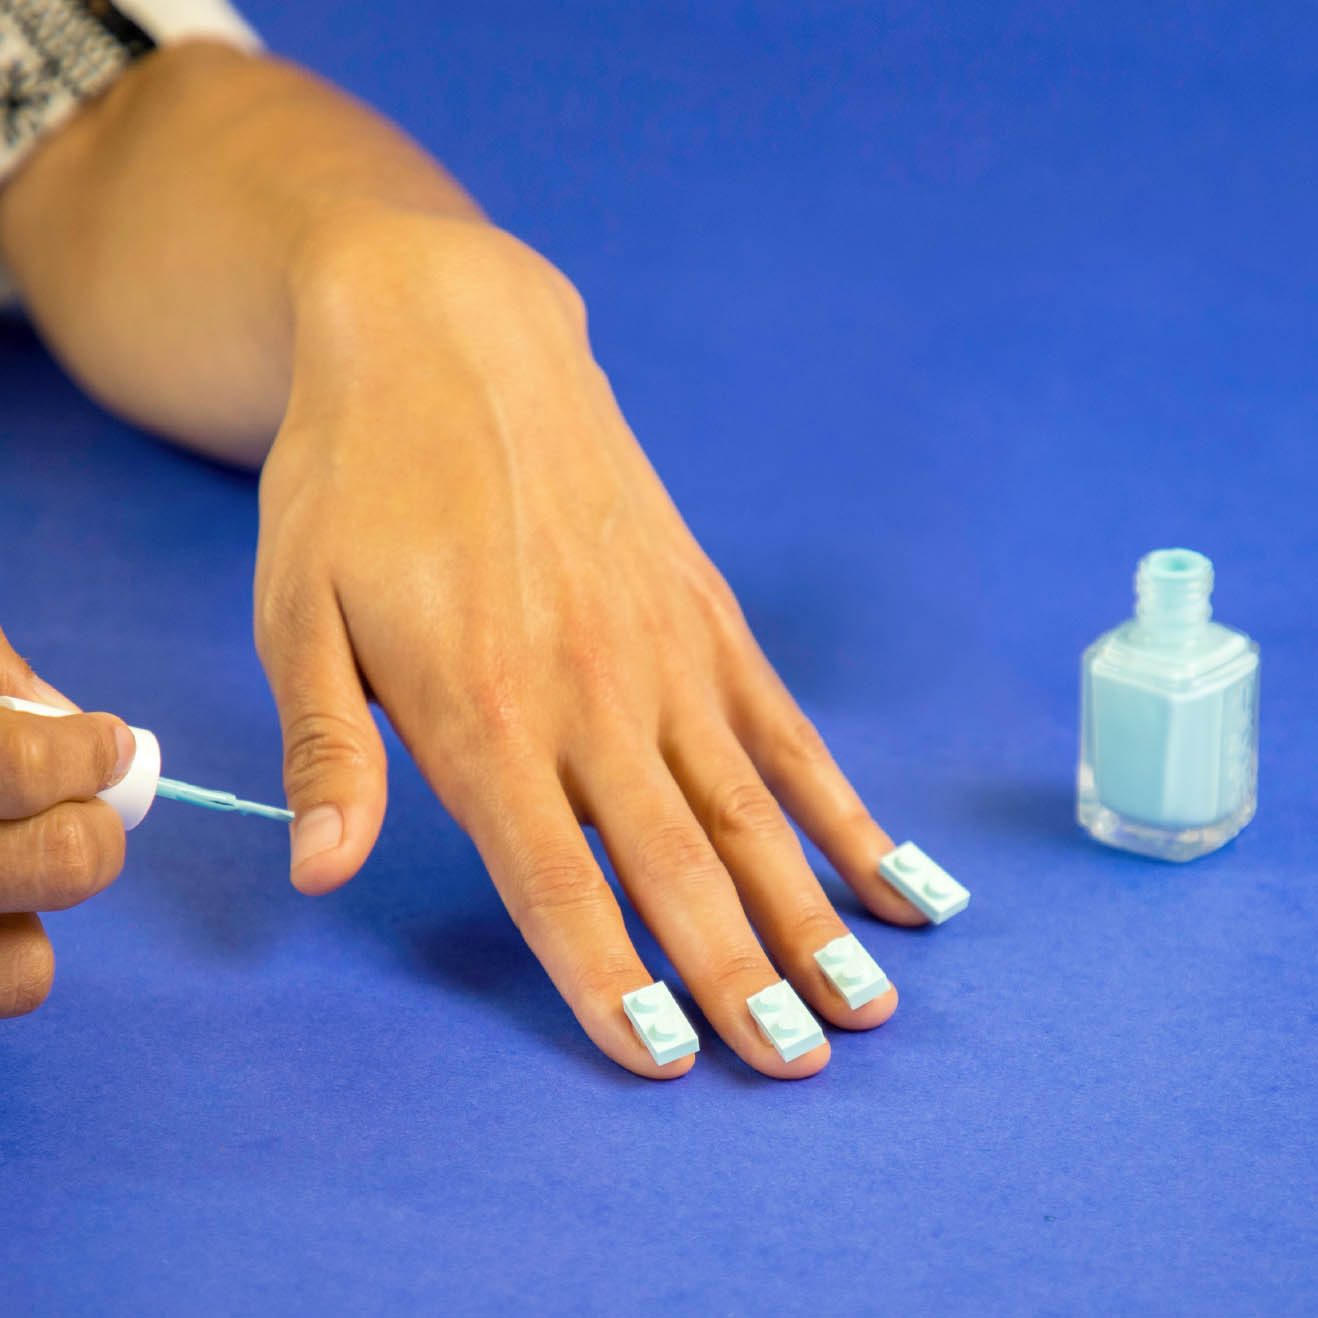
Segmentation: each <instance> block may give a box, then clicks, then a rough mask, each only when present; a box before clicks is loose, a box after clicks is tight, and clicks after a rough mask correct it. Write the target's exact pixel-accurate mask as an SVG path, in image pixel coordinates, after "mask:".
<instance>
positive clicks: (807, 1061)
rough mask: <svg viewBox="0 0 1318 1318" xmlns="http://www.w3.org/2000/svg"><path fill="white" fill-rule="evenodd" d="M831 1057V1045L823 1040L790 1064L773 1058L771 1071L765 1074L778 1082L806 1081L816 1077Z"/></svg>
mask: <svg viewBox="0 0 1318 1318" xmlns="http://www.w3.org/2000/svg"><path fill="white" fill-rule="evenodd" d="M832 1056H833V1048H832V1045H831V1044H830V1043H829V1042H828V1040H827V1039H825V1040H824V1042H823V1043H821V1044H817V1045H816V1046H815V1047H814V1048H811V1049H810V1051H809V1052H808V1053H802V1054H801V1055H800V1057H796V1058H793V1059H792V1060H791V1061H790V1062H784V1061H781V1060H779V1059H778V1058H777V1057H776V1056H775V1057H774V1065H773V1069H772V1070H769V1071H767V1074H769V1075H772V1076H774V1077H775V1078H776V1079H778V1080H808V1079H809V1078H810V1077H811V1076H812V1075H818V1074H819V1073H820V1071H822V1070H823V1069H824V1067H826V1066H827V1065H828V1063H829V1061H830V1060H831V1059H832Z"/></svg>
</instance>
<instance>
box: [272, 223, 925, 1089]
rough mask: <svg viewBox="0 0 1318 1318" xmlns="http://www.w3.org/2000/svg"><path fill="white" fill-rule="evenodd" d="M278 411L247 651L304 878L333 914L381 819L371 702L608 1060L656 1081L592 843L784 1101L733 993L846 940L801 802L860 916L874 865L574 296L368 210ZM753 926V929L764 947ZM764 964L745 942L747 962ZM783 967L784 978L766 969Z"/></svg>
mask: <svg viewBox="0 0 1318 1318" xmlns="http://www.w3.org/2000/svg"><path fill="white" fill-rule="evenodd" d="M295 290H296V292H295V298H296V309H297V315H296V322H297V328H296V335H295V354H294V371H293V389H292V395H291V401H290V404H289V407H288V412H287V416H286V419H285V421H284V424H283V426H282V428H281V430H280V432H279V434H278V436H277V438H276V440H275V443H274V446H273V448H272V449H271V453H270V456H269V458H268V459H267V462H266V464H265V469H264V472H263V475H262V480H261V534H260V546H259V552H258V561H257V573H256V618H255V622H256V639H257V645H258V649H259V651H260V654H261V657H262V660H263V662H264V664H265V667H266V671H267V673H268V675H269V678H270V681H271V685H272V688H273V690H274V693H275V698H276V701H277V703H278V705H279V710H280V716H281V720H282V724H283V729H284V740H285V753H286V759H285V785H286V788H287V792H288V799H289V802H290V804H291V806H292V807H293V809H294V810H295V811H296V814H297V820H296V823H295V826H294V846H293V862H292V877H293V882H294V883H295V884H296V885H297V886H298V887H299V888H301V889H302V890H303V891H305V892H312V893H318V892H324V891H327V890H329V889H330V888H333V887H335V886H336V885H338V884H339V883H342V882H343V881H344V880H346V879H347V878H349V877H350V876H351V875H352V874H353V873H355V872H356V870H357V869H358V868H359V867H360V865H361V864H362V862H363V860H364V859H365V857H366V855H367V853H368V852H369V850H370V848H371V846H372V844H373V843H374V841H375V838H376V836H377V833H378V831H379V828H380V823H381V820H382V817H383V814H384V806H385V765H384V753H383V748H382V746H381V743H380V740H379V738H378V736H377V733H376V729H375V726H374V724H373V723H372V721H371V717H370V714H369V712H368V709H367V699H368V694H369V695H371V696H373V697H374V698H375V699H376V700H378V701H379V703H380V705H381V706H382V707H383V709H384V710H385V712H386V713H387V714H388V716H389V719H390V721H391V722H392V723H393V725H394V727H395V728H396V729H397V730H398V732H399V735H400V736H401V737H402V739H403V741H404V743H405V744H406V746H407V748H408V750H409V751H410V752H411V753H412V755H413V756H414V757H415V759H416V761H417V763H418V765H419V766H420V768H421V770H422V772H423V773H424V774H425V776H426V778H427V780H428V781H429V783H430V784H431V785H432V787H433V788H434V790H435V792H436V793H437V794H438V796H439V797H440V799H441V800H442V801H443V803H444V805H445V806H446V807H447V808H448V809H449V811H450V812H451V813H452V814H453V816H454V817H455V818H456V820H457V821H458V822H459V823H460V824H461V825H462V827H463V828H464V829H466V831H467V832H468V833H469V834H470V835H471V837H472V838H473V840H474V841H475V843H476V845H477V847H478V848H479V850H480V853H481V856H482V857H483V859H484V861H485V863H486V865H487V867H488V869H489V872H490V874H491V876H492V878H493V880H494V883H495V885H496V887H497V888H498V891H499V894H500V896H501V897H502V899H503V901H504V903H505V905H506V906H507V908H508V910H509V912H510V914H511V915H512V918H513V919H514V921H515V922H516V924H517V926H518V928H519V929H520V930H521V931H522V934H523V935H524V937H525V938H526V941H527V942H528V943H529V944H530V946H531V948H532V950H533V951H534V952H535V954H536V956H538V957H539V959H540V961H541V962H542V964H543V965H544V967H545V969H546V970H547V971H548V973H549V975H550V977H551V978H552V979H553V981H554V983H555V984H556V985H557V986H558V989H559V990H560V992H561V993H562V994H563V997H564V998H565V999H566V1000H567V1002H568V1004H569V1005H570V1007H571V1008H572V1010H573V1012H574V1013H575V1014H576V1017H577V1019H578V1020H579V1021H580V1023H581V1025H582V1026H583V1028H584V1029H585V1030H586V1032H587V1033H588V1034H589V1035H590V1037H591V1038H592V1039H593V1040H594V1041H595V1042H596V1043H597V1044H598V1045H599V1047H600V1048H601V1049H603V1051H604V1052H605V1053H607V1054H608V1055H609V1056H610V1057H612V1058H613V1059H614V1060H615V1061H617V1062H619V1063H620V1064H622V1065H623V1066H626V1067H628V1068H630V1069H631V1070H633V1071H635V1072H638V1073H639V1074H642V1075H650V1076H669V1075H676V1074H681V1073H683V1072H684V1071H686V1070H687V1069H688V1068H689V1066H690V1065H691V1061H692V1059H690V1058H687V1059H684V1060H682V1061H679V1062H674V1063H671V1064H669V1065H668V1066H665V1067H662V1068H660V1067H656V1066H655V1065H654V1064H653V1063H652V1061H651V1059H650V1057H649V1055H648V1054H647V1053H646V1051H645V1049H644V1048H643V1046H642V1045H641V1044H640V1043H639V1042H638V1041H637V1039H636V1037H635V1036H634V1034H633V1033H632V1030H631V1027H630V1025H629V1024H628V1022H627V1020H626V1018H625V1017H624V1015H623V1013H622V1010H621V1005H620V998H621V996H622V994H623V993H625V992H627V991H629V990H631V989H634V988H637V987H639V986H641V985H643V984H646V983H649V982H650V980H651V979H652V978H653V976H652V975H651V973H650V972H649V971H648V970H647V969H646V968H645V966H644V965H643V964H642V962H641V960H640V958H639V957H638V955H637V953H636V951H635V949H634V948H633V946H632V944H631V942H630V941H629V939H628V937H627V933H626V931H625V929H624V926H623V920H622V915H621V912H620V910H619V907H618V904H617V902H616V900H615V899H614V896H613V893H612V891H611V889H610V888H609V886H608V884H607V883H606V881H605V879H604V877H603V875H602V874H601V872H600V870H599V868H598V867H597V865H596V863H595V861H594V859H593V858H592V855H591V852H590V850H589V847H588V846H587V843H586V840H585V838H584V837H583V835H582V825H583V824H589V825H592V826H593V827H595V828H596V829H597V830H598V831H599V834H600V836H601V838H602V839H603V842H604V845H605V847H606V849H607V852H608V855H609V857H610V860H611V862H612V865H613V867H614V869H615V870H616V872H617V874H618V876H619V879H620V881H621V883H622V886H623V888H624V889H625V891H626V894H627V896H628V898H629V900H630V901H631V902H632V904H633V905H634V906H635V907H636V909H637V911H638V912H639V914H640V915H641V917H642V918H643V919H644V920H645V922H646V924H647V925H648V926H649V928H650V929H651V930H652V931H653V933H654V935H655V937H656V938H657V939H658V941H659V942H660V944H661V945H662V946H663V948H664V951H665V953H666V954H667V956H668V957H669V959H670V960H671V961H672V963H673V965H674V967H675V968H676V970H677V972H678V974H679V975H680V976H681V978H682V981H683V983H684V984H685V985H686V987H687V988H688V989H689V990H690V992H691V993H692V995H693V996H694V998H695V999H696V1001H697V1002H698V1003H699V1005H700V1007H701V1010H702V1011H703V1012H704V1014H705V1016H706V1018H707V1019H708V1020H709V1022H710V1023H711V1024H712V1025H713V1027H714V1028H715V1029H716V1030H717V1031H718V1032H719V1034H720V1035H722V1037H723V1038H724V1039H725V1040H726V1041H727V1043H728V1044H729V1045H730V1046H731V1047H732V1048H733V1049H734V1050H735V1051H736V1052H737V1053H738V1054H739V1055H740V1056H741V1057H742V1058H743V1059H745V1061H746V1062H748V1063H749V1064H750V1065H751V1066H753V1067H755V1068H757V1069H758V1070H760V1071H763V1072H765V1073H766V1074H769V1075H774V1076H781V1077H795V1076H802V1075H808V1074H811V1073H813V1072H815V1071H817V1070H819V1069H820V1068H821V1067H822V1066H823V1065H824V1064H825V1063H826V1062H827V1060H828V1046H827V1045H826V1044H825V1045H821V1046H820V1047H819V1048H817V1049H815V1050H813V1051H812V1052H810V1053H807V1054H805V1055H804V1056H802V1057H800V1058H798V1059H797V1060H796V1061H794V1062H792V1063H788V1064H784V1063H783V1062H781V1061H780V1060H779V1058H778V1056H777V1054H776V1053H775V1052H774V1050H773V1049H772V1048H771V1047H770V1045H769V1044H767V1043H766V1042H765V1041H764V1039H763V1038H762V1037H761V1036H760V1034H759V1032H758V1030H757V1029H756V1027H755V1024H754V1022H753V1020H752V1019H751V1017H750V1014H749V1012H748V1011H747V1008H746V1005H745V1004H746V999H747V997H748V996H750V995H751V994H753V993H755V992H757V991H759V990H760V989H763V988H765V987H766V986H767V985H769V984H771V983H773V982H774V981H775V980H777V979H779V978H780V977H781V976H785V977H786V978H787V979H789V980H790V981H791V982H792V984H793V985H794V986H795V987H796V988H797V990H798V992H799V993H800V994H801V996H802V997H803V998H804V999H805V1001H806V1002H807V1003H808V1004H809V1005H810V1006H811V1007H813V1008H814V1010H815V1011H816V1012H817V1013H818V1014H819V1015H821V1016H823V1017H825V1018H827V1019H828V1020H829V1021H831V1022H833V1023H834V1024H836V1025H840V1026H843V1027H845V1028H850V1029H868V1028H871V1027H873V1026H875V1025H879V1024H881V1023H882V1022H883V1021H884V1020H886V1019H887V1018H888V1017H889V1016H890V1015H891V1014H892V1012H893V1011H894V1009H895V1007H896V993H895V991H889V992H888V993H886V994H885V995H883V996H882V997H881V998H878V999H876V1000H875V1001H873V1002H870V1003H868V1004H866V1005H865V1006H864V1007H862V1008H860V1009H858V1010H856V1011H851V1010H849V1009H848V1008H847V1006H846V1004H845V1002H844V1001H843V1000H842V999H841V998H840V997H839V996H838V995H837V994H836V993H835V992H834V991H833V989H832V988H831V987H830V986H829V984H828V983H827V981H826V980H825V979H824V978H823V975H822V973H821V972H820V971H819V969H818V967H817V966H816V964H815V962H814V959H813V953H814V952H815V951H816V950H817V949H818V948H820V947H822V946H823V945H824V944H825V943H826V942H828V941H829V940H831V939H833V938H835V937H837V936H838V935H839V934H842V933H845V932H846V927H845V925H844V924H843V922H842V920H841V919H840V917H839V916H838V914H837V913H836V911H835V910H834V909H833V907H832V906H831V905H830V903H829V901H828V899H827V898H826V896H825V894H824V892H823V890H822V888H821V887H820V885H819V882H818V880H817V879H816V877H815V875H814V874H813V873H812V872H811V870H810V867H809V865H808V864H807V862H806V859H805V857H804V855H803V853H802V851H801V848H800V845H799V843H798V841H797V839H796V836H795V834H794V833H793V831H792V829H791V827H790V826H789V824H788V822H787V820H786V818H785V817H784V814H783V810H784V809H785V810H786V811H788V812H789V813H790V814H791V815H792V817H793V818H795V819H796V820H797V821H798V822H799V823H800V824H801V826H802V828H803V829H804V830H805V831H806V833H808V834H809V835H810V837H812V838H813V839H814V840H815V842H816V843H817V844H818V845H819V846H820V847H821V848H822V850H823V851H824V853H825V854H826V855H827V856H828V858H829V859H830V861H831V862H832V864H833V865H834V866H835V867H836V868H837V870H838V872H839V873H840V874H841V875H842V876H843V877H844V878H845V879H846V880H847V882H848V883H850V884H851V886H852V887H853V888H854V889H855V891H856V892H857V893H858V894H859V896H860V897H861V899H862V900H863V901H864V902H865V903H866V905H868V906H869V908H870V909H871V910H873V911H874V912H875V913H876V914H877V915H879V916H881V917H883V918H884V919H887V920H891V921H894V922H897V923H901V924H919V923H922V922H923V916H921V915H920V913H919V912H918V911H916V910H915V908H914V907H912V906H910V905H909V904H908V903H907V902H906V901H905V900H904V899H902V898H901V897H899V896H897V894H896V893H894V892H893V891H892V890H891V889H890V888H888V887H887V885H886V884H884V883H883V882H882V880H881V879H880V878H879V877H878V873H877V864H878V860H879V857H880V856H882V855H883V854H884V853H885V852H887V851H888V850H890V849H891V847H892V842H891V841H890V840H889V838H888V837H887V835H886V834H884V833H883V832H882V830H881V829H880V828H879V827H878V825H877V824H875V823H874V821H873V820H872V819H871V818H870V817H869V815H868V813H867V812H866V811H865V809H864V807H863V806H862V805H861V802H860V800H859V799H858V797H857V795H856V793H855V792H854V791H853V790H852V788H851V786H850V785H849V784H848V783H847V781H846V780H845V778H844V777H843V776H842V774H841V773H840V772H839V770H838V769H837V767H836V765H835V764H834V762H833V760H832V758H831V757H830V756H829V754H828V752H827V750H826V749H825V747H824V745H823V743H822V742H821V741H820V739H819V737H818V735H817V734H816V733H815V732H814V730H813V729H812V728H811V727H810V725H809V724H808V723H807V721H806V719H805V718H804V717H803V715H802V714H801V712H800V710H799V709H798V708H797V707H796V705H795V704H794V703H793V701H792V700H791V698H790V697H789V696H788V694H787V692H786V690H785V689H784V688H783V686H782V685H781V683H780V681H779V679H778V678H777V676H776V675H775V674H774V672H773V671H772V669H771V667H770V666H769V664H768V662H767V661H766V660H765V658H764V657H763V655H762V654H761V653H760V651H759V649H758V647H757V646H756V644H755V642H754V640H753V638H752V637H751V634H750V632H749V630H748V629H747V626H746V624H745V622H744V620H743V618H742V615H741V613H740V611H739V609H738V607H737V604H736V601H735V600H734V598H733V596H732V593H731V592H730V590H729V589H728V587H727V585H726V584H725V583H724V581H723V580H722V578H721V577H720V576H719V574H718V573H717V572H716V571H715V569H714V567H713V566H712V565H711V564H710V562H709V561H708V559H707V558H706V557H705V555H704V554H703V553H702V551H701V550H700V548H699V546H698V545H697V544H696V542H695V540H694V539H693V538H692V536H691V534H690V532H689V531H688V530H687V528H686V526H685V525H684V524H683V522H682V520H681V518H680V517H679V515H678V513H677V510H676V509H675V508H674V507H673V505H672V503H671V502H670V500H669V498H668V496H667V494H666V492H665V491H664V489H663V487H662V485H661V484H660V482H659V480H658V478H657V477H656V475H655V473H654V471H653V470H652V468H651V467H650V465H649V463H648V462H647V460H646V458H645V456H644V454H643V453H642V451H641V449H640V446H639V445H638V444H637V442H636V440H635V439H634V438H633V436H632V435H631V433H630V431H629V430H628V428H627V426H626V424H625V422H624V421H623V418H622V416H621V415H620V413H619V411H618V408H617V405H616V403H615V401H614V399H613V396H612V393H611V391H610V389H609V386H608V383H607V381H606V379H605V377H604V375H603V373H602V372H601V371H600V369H599V367H598V366H597V365H596V364H595V362H594V361H593V359H592V357H591V354H590V350H589V345H588V341H587V336H586V329H585V318H584V313H583V311H582V308H581V305H580V301H579V299H578V297H577V296H576V293H575V290H573V289H572V287H571V286H570V285H569V284H568V283H567V281H566V280H565V279H564V278H563V277H562V275H560V274H559V273H558V272H557V271H556V270H554V269H553V268H552V267H551V266H549V265H548V264H547V263H546V262H545V261H544V260H543V259H542V258H540V257H538V256H536V255H535V254H534V253H533V252H531V251H530V250H529V249H527V248H526V247H524V246H523V245H521V244H520V243H518V242H516V241H515V240H514V239H512V238H510V237H508V236H507V235H505V234H502V233H499V232H498V231H497V230H492V229H490V228H488V227H486V226H481V225H475V224H471V223H464V222H456V221H445V220H436V219H434V218H431V217H420V216H412V217H400V216H395V215H389V216H378V215H376V216H369V217H360V218H357V219H355V220H353V221H352V222H351V223H349V224H346V225H345V226H343V227H342V228H341V229H340V230H339V231H338V232H337V233H336V235H335V236H334V238H333V240H332V241H330V240H326V241H325V242H324V243H323V244H322V245H321V247H320V248H319V249H318V250H314V251H313V249H310V248H309V249H308V253H307V255H306V258H305V260H304V261H303V264H302V266H301V267H300V272H299V279H298V281H297V283H296V285H295ZM757 933H758V938H757ZM761 943H762V944H763V946H761ZM775 967H778V969H775Z"/></svg>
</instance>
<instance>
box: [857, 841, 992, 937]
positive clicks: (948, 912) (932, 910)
mask: <svg viewBox="0 0 1318 1318" xmlns="http://www.w3.org/2000/svg"><path fill="white" fill-rule="evenodd" d="M879 873H880V874H881V875H883V877H884V878H885V879H887V881H888V882H889V883H891V884H892V886H893V887H894V888H896V889H897V891H898V892H899V893H901V895H902V896H903V897H906V898H909V899H910V900H911V901H912V902H914V903H915V905H916V906H918V907H919V908H920V909H921V910H922V911H923V912H924V913H925V915H927V916H928V917H929V919H930V920H932V921H933V923H934V924H942V923H943V921H944V920H950V919H951V918H952V916H954V915H955V914H956V913H957V912H958V911H964V910H965V909H966V904H967V903H968V902H969V901H970V891H969V889H967V888H963V887H962V886H961V885H960V884H959V883H958V882H957V881H956V880H955V879H954V878H953V877H952V876H951V875H950V874H949V873H948V872H947V871H946V870H945V869H943V868H941V867H940V866H938V865H936V864H935V863H934V862H933V861H932V860H930V859H929V857H928V856H926V855H925V854H924V852H923V851H921V850H920V848H919V847H917V846H916V845H915V843H914V842H903V843H902V844H901V846H900V847H898V848H897V849H896V850H895V851H890V852H889V853H888V854H887V855H886V856H884V858H883V859H882V860H881V861H879Z"/></svg>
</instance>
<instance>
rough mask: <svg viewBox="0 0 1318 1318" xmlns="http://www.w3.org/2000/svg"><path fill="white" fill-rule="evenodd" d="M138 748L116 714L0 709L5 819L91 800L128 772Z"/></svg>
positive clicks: (0, 798) (1, 814) (0, 792)
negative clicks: (55, 714)
mask: <svg viewBox="0 0 1318 1318" xmlns="http://www.w3.org/2000/svg"><path fill="white" fill-rule="evenodd" d="M135 750H136V745H135V743H134V740H133V734H132V732H131V731H129V728H128V725H127V724H126V723H124V722H123V720H122V719H117V718H115V717H114V715H113V714H69V715H62V716H60V717H57V718H49V717H46V716H45V715H42V714H30V713H28V712H27V711H26V710H16V709H5V708H0V819H28V818H30V817H31V816H33V815H39V814H41V813H42V811H44V810H48V809H49V808H50V807H51V806H53V805H58V804H59V802H61V801H90V800H91V798H92V797H94V796H95V795H96V794H97V793H98V792H100V791H103V790H104V789H105V788H107V787H109V786H111V785H112V784H113V783H116V782H118V781H119V779H120V778H122V777H123V776H124V774H125V773H127V772H128V767H129V765H131V764H132V762H133V754H134V751H135Z"/></svg>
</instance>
